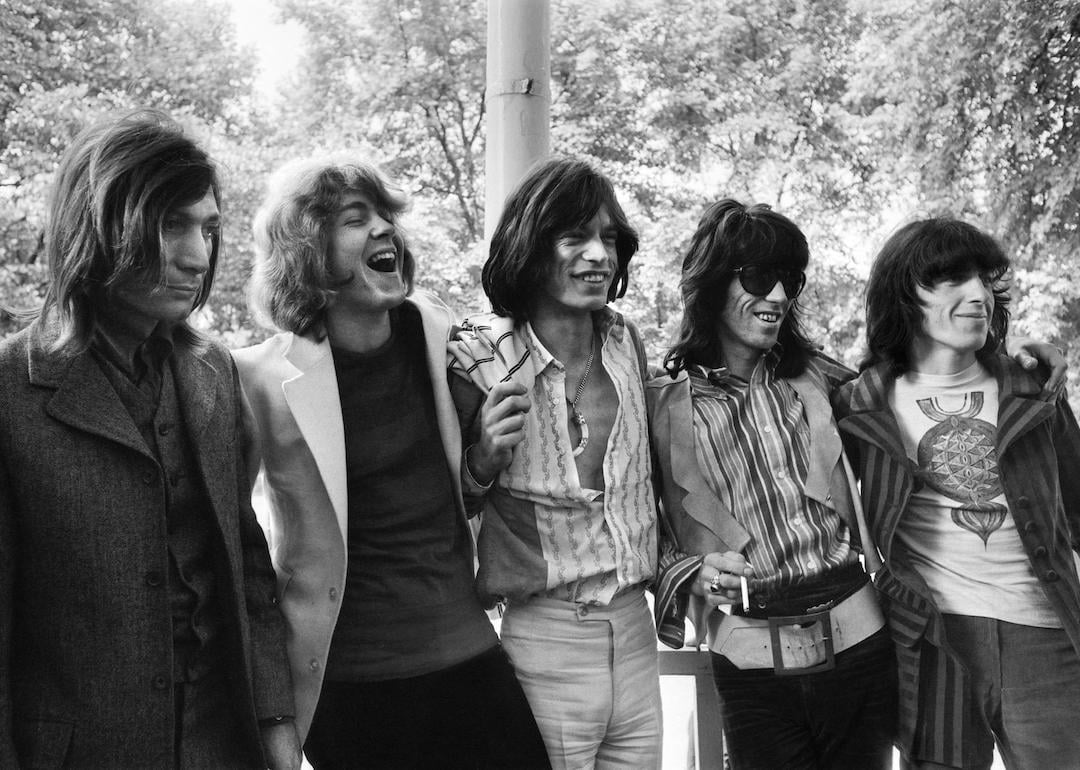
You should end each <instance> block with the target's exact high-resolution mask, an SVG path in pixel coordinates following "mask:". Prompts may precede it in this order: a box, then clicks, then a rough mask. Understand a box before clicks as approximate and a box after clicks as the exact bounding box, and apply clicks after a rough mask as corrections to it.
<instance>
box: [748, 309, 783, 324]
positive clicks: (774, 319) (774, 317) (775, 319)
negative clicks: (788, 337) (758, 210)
mask: <svg viewBox="0 0 1080 770" xmlns="http://www.w3.org/2000/svg"><path fill="white" fill-rule="evenodd" d="M754 315H755V316H757V317H758V318H760V319H761V320H762V321H764V322H765V323H767V324H774V323H779V321H780V318H781V315H780V314H779V313H768V312H760V313H754Z"/></svg>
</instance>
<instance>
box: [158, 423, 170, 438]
mask: <svg viewBox="0 0 1080 770" xmlns="http://www.w3.org/2000/svg"><path fill="white" fill-rule="evenodd" d="M170 430H172V423H171V422H163V423H161V425H159V426H157V432H158V435H159V436H167V435H169V431H170Z"/></svg>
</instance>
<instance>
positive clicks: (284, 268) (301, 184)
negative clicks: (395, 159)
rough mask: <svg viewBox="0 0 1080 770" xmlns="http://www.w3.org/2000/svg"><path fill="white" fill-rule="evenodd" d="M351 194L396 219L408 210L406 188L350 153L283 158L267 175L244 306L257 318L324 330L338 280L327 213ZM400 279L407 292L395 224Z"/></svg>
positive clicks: (409, 283) (407, 255) (411, 270)
mask: <svg viewBox="0 0 1080 770" xmlns="http://www.w3.org/2000/svg"><path fill="white" fill-rule="evenodd" d="M350 193H358V194H361V195H365V196H367V197H368V198H370V199H371V202H372V203H373V204H374V205H375V208H376V210H377V211H378V212H379V215H380V216H382V217H384V218H385V219H386V220H387V221H390V222H395V220H396V219H397V218H398V216H399V215H400V214H402V213H403V212H404V211H405V210H406V209H407V208H408V197H407V195H406V194H405V191H404V190H403V189H402V188H400V187H399V186H398V185H397V184H396V183H395V182H393V181H392V180H391V179H390V178H389V177H388V176H387V175H386V174H385V173H384V172H383V171H382V170H381V169H379V168H378V167H377V166H376V165H374V164H373V163H370V162H368V161H366V160H365V159H363V158H362V157H359V156H358V155H356V154H355V153H350V152H337V153H329V154H325V155H317V156H312V157H307V158H300V159H297V160H293V161H291V162H289V163H286V164H285V165H284V166H282V167H281V168H279V169H278V170H277V171H276V172H274V174H273V175H272V176H271V177H270V181H269V184H268V188H267V193H266V197H265V198H264V200H263V203H262V206H261V207H260V208H259V211H258V213H256V215H255V220H254V224H253V225H252V229H253V231H254V235H255V269H254V273H253V275H252V280H251V287H250V293H249V304H250V306H251V308H252V310H253V311H254V312H255V314H256V316H257V317H259V318H260V319H262V320H264V321H266V320H268V321H269V322H270V323H272V324H273V326H275V327H277V328H278V329H281V330H284V331H291V332H295V333H297V334H308V333H311V334H315V335H316V336H317V337H319V338H320V339H321V338H322V337H323V336H324V335H325V333H326V330H325V321H326V310H327V308H328V307H329V306H330V303H331V302H332V301H333V298H334V295H335V293H336V290H337V287H339V286H340V285H341V278H340V277H335V276H334V275H332V274H331V272H330V267H329V262H328V260H329V253H328V251H329V248H328V244H329V237H330V227H331V224H332V221H333V217H334V214H335V213H336V212H337V210H338V208H339V207H340V205H341V202H342V200H343V199H344V198H345V196H346V195H348V194H350ZM394 240H395V242H396V244H397V245H398V248H399V249H400V250H401V251H402V254H403V264H402V277H403V279H404V281H405V286H406V290H407V291H408V292H412V288H413V276H414V274H415V272H416V262H415V259H414V258H413V255H412V252H411V251H410V250H409V248H408V246H407V244H406V243H405V240H404V238H403V237H402V236H401V234H400V230H396V234H395V236H394Z"/></svg>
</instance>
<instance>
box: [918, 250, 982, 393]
mask: <svg viewBox="0 0 1080 770" xmlns="http://www.w3.org/2000/svg"><path fill="white" fill-rule="evenodd" d="M915 293H916V295H917V297H918V299H919V302H920V304H922V309H923V318H922V326H921V328H920V329H919V332H918V333H917V334H916V335H915V339H914V340H913V341H912V343H911V351H910V352H911V363H912V366H913V368H915V369H916V370H917V371H923V372H928V373H936V374H952V373H955V372H959V371H963V370H964V369H966V368H967V367H969V366H971V365H972V364H973V363H975V353H976V352H977V351H979V350H980V349H981V348H982V347H983V345H985V344H986V335H987V332H988V331H989V330H990V317H991V315H992V313H993V312H994V292H993V280H992V279H991V278H990V277H989V276H986V275H980V274H979V273H977V272H975V271H974V270H971V271H968V272H967V273H965V274H963V275H960V276H955V277H953V278H948V279H945V280H941V281H936V282H935V283H934V284H933V285H932V286H931V287H930V288H926V287H923V286H918V287H916V290H915Z"/></svg>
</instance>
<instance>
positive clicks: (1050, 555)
mask: <svg viewBox="0 0 1080 770" xmlns="http://www.w3.org/2000/svg"><path fill="white" fill-rule="evenodd" d="M983 363H984V364H985V365H986V366H987V367H988V368H989V369H990V371H991V372H992V373H993V374H994V376H995V377H996V378H997V382H998V387H999V396H998V425H997V441H996V448H997V458H998V468H999V471H1000V475H1001V479H1002V483H1003V485H1004V489H1005V497H1006V499H1007V501H1008V505H1009V510H1010V512H1011V514H1012V516H1013V518H1014V519H1015V521H1016V526H1017V529H1018V531H1019V533H1020V539H1021V542H1022V544H1023V547H1024V551H1025V552H1026V553H1027V556H1028V559H1029V561H1030V563H1031V568H1032V570H1033V571H1034V574H1035V576H1036V577H1037V578H1038V579H1039V581H1040V584H1041V586H1042V588H1043V590H1044V591H1045V593H1046V596H1047V598H1048V599H1049V601H1050V603H1051V605H1052V606H1053V607H1054V609H1055V611H1056V612H1057V614H1058V616H1059V617H1060V618H1061V621H1062V623H1063V624H1064V626H1065V631H1066V632H1067V634H1068V636H1069V639H1070V640H1071V641H1072V644H1073V647H1074V648H1076V650H1077V652H1078V653H1080V582H1078V577H1077V558H1076V551H1077V548H1078V547H1080V540H1078V538H1077V535H1078V533H1080V473H1078V472H1077V469H1078V468H1080V429H1078V428H1077V423H1076V420H1075V418H1074V417H1073V414H1072V412H1071V410H1070V409H1069V406H1068V403H1067V402H1066V401H1065V398H1064V396H1062V397H1061V398H1059V399H1058V401H1057V403H1056V404H1055V403H1049V402H1046V401H1042V400H1040V398H1039V394H1040V385H1039V384H1038V383H1036V382H1035V380H1034V379H1033V378H1032V377H1031V376H1030V375H1028V374H1027V373H1026V372H1024V371H1023V370H1022V369H1020V368H1019V366H1017V365H1016V364H1015V363H1014V362H1013V361H1012V360H1010V359H1008V358H1006V357H1004V356H999V357H992V358H989V359H987V360H985V361H984V362H983ZM894 379H895V377H894V376H893V375H892V374H890V373H889V372H888V370H887V369H886V367H885V366H884V365H878V366H876V367H872V368H869V369H867V370H866V371H864V372H863V373H862V374H861V375H860V376H859V378H858V379H856V380H854V381H853V382H850V383H848V384H847V385H845V386H844V387H842V388H841V389H840V390H839V391H838V392H837V393H836V394H835V396H834V400H833V405H834V408H835V411H836V417H837V421H838V424H839V426H840V431H841V434H842V435H843V437H844V441H845V444H846V445H847V448H848V451H849V453H850V455H851V457H852V461H853V463H854V464H855V468H856V473H857V474H858V475H859V476H860V477H861V479H862V499H863V505H864V507H865V510H866V517H867V519H868V522H869V524H870V529H871V532H872V534H873V536H874V538H875V540H876V541H877V543H878V545H879V546H880V548H881V550H882V552H883V554H884V557H885V563H886V566H885V568H884V569H883V570H882V571H881V572H880V573H879V574H878V579H877V581H876V586H877V588H878V590H879V596H880V598H881V600H882V606H883V608H884V609H885V611H886V616H887V617H888V620H889V626H890V629H891V631H892V635H893V638H894V639H895V640H896V643H897V660H898V664H899V675H900V715H899V716H900V725H899V730H900V733H899V745H900V748H901V750H902V751H903V752H904V754H905V756H907V757H908V758H909V759H917V760H924V761H933V762H938V763H942V764H947V765H955V766H964V767H966V766H968V765H969V764H970V761H971V758H970V757H969V756H966V755H965V754H964V750H963V747H964V738H965V732H966V730H968V729H969V727H970V725H971V720H972V718H973V716H972V711H971V703H970V702H969V699H968V697H967V695H966V687H965V684H966V677H967V674H966V671H965V669H964V667H963V665H962V664H961V662H960V661H959V660H958V659H957V658H956V656H955V654H954V653H953V652H952V650H951V649H950V648H949V646H948V643H947V641H946V639H945V637H944V629H943V625H942V622H941V613H940V612H939V610H938V608H937V607H936V606H935V604H934V602H933V600H932V599H931V597H930V590H929V588H928V586H927V585H926V582H925V581H924V580H923V579H922V578H921V577H920V576H919V574H918V573H917V572H916V571H915V570H914V569H913V568H912V567H911V566H910V565H909V564H908V563H906V562H905V561H904V559H903V558H902V557H900V556H898V555H897V552H898V551H900V550H901V549H899V548H896V547H895V546H896V543H895V542H894V536H895V534H896V529H897V524H898V522H899V521H900V517H901V516H903V514H904V510H905V508H906V507H907V504H908V500H909V498H910V497H911V493H912V489H913V486H914V483H915V476H914V474H913V470H914V468H913V463H912V461H911V460H909V458H908V457H907V455H906V453H905V451H904V445H903V441H902V439H901V435H900V429H899V426H898V424H897V422H896V418H895V417H894V416H893V413H892V411H891V410H890V408H889V404H888V394H889V391H890V389H891V387H892V383H893V381H894ZM1059 490H1060V492H1059ZM920 704H921V708H920Z"/></svg>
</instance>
